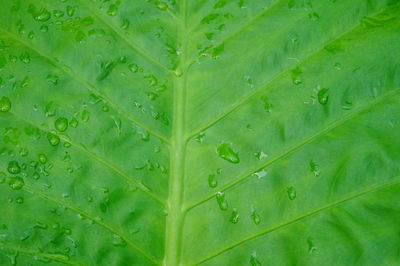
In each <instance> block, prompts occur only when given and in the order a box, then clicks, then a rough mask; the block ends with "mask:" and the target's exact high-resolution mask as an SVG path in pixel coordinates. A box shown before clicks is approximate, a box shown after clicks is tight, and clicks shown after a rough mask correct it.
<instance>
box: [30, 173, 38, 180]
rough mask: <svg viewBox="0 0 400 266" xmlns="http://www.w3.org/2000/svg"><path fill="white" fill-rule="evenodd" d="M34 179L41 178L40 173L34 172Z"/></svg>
mask: <svg viewBox="0 0 400 266" xmlns="http://www.w3.org/2000/svg"><path fill="white" fill-rule="evenodd" d="M32 177H33V179H35V180H38V179H39V178H40V174H39V173H38V172H34V173H33V174H32Z"/></svg>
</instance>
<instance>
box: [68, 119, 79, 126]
mask: <svg viewBox="0 0 400 266" xmlns="http://www.w3.org/2000/svg"><path fill="white" fill-rule="evenodd" d="M78 123H79V122H78V120H77V119H76V118H75V117H73V118H72V119H71V120H70V121H69V125H70V126H71V127H73V128H77V127H78Z"/></svg>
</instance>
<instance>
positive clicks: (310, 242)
mask: <svg viewBox="0 0 400 266" xmlns="http://www.w3.org/2000/svg"><path fill="white" fill-rule="evenodd" d="M307 245H308V252H309V253H314V252H315V251H317V248H316V247H315V245H314V242H313V240H312V238H311V237H309V238H307Z"/></svg>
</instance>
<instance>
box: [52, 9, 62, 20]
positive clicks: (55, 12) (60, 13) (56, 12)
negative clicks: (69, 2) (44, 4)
mask: <svg viewBox="0 0 400 266" xmlns="http://www.w3.org/2000/svg"><path fill="white" fill-rule="evenodd" d="M53 15H54V17H55V18H62V17H63V16H64V12H63V11H61V10H54V11H53Z"/></svg>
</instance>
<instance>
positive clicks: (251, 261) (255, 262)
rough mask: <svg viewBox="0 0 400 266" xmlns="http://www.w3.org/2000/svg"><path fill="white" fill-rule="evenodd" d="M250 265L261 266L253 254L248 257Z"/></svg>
mask: <svg viewBox="0 0 400 266" xmlns="http://www.w3.org/2000/svg"><path fill="white" fill-rule="evenodd" d="M250 265H251V266H261V265H262V264H261V262H260V261H259V260H258V259H257V257H256V253H255V252H254V253H253V254H252V255H251V256H250Z"/></svg>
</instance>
